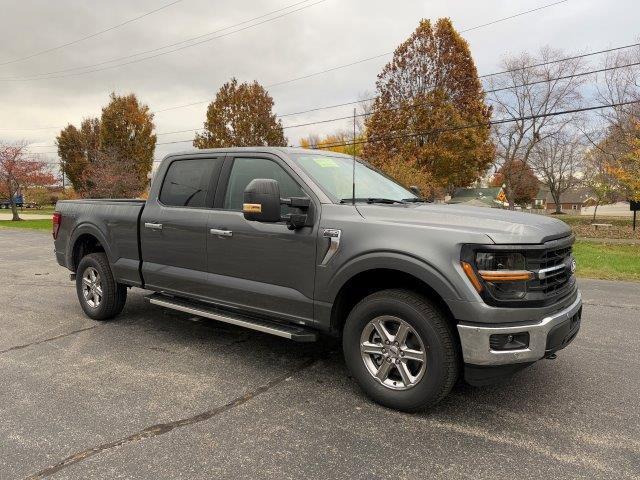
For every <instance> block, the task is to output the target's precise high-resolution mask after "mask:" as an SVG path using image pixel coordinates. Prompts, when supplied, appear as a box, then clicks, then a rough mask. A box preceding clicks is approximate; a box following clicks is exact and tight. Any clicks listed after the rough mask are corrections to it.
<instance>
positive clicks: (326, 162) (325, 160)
mask: <svg viewBox="0 0 640 480" xmlns="http://www.w3.org/2000/svg"><path fill="white" fill-rule="evenodd" d="M314 160H315V162H316V163H317V164H318V165H320V166H321V167H322V168H336V167H337V166H338V164H337V163H336V161H335V160H334V159H333V158H329V157H320V158H316V159H314Z"/></svg>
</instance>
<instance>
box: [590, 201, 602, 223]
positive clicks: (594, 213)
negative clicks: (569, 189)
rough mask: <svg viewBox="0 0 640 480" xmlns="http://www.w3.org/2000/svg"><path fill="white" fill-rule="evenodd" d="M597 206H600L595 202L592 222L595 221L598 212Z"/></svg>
mask: <svg viewBox="0 0 640 480" xmlns="http://www.w3.org/2000/svg"><path fill="white" fill-rule="evenodd" d="M598 205H600V202H596V204H595V205H594V208H593V218H592V219H591V221H592V222H595V221H596V213H597V212H598Z"/></svg>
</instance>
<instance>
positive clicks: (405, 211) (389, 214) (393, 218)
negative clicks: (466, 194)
mask: <svg viewBox="0 0 640 480" xmlns="http://www.w3.org/2000/svg"><path fill="white" fill-rule="evenodd" d="M357 208H358V211H359V212H360V214H361V215H362V216H363V217H364V218H366V219H367V220H370V221H377V222H385V223H387V222H388V223H397V224H403V225H415V226H417V227H427V228H429V227H430V228H437V229H439V230H452V231H455V232H456V233H464V232H468V233H472V234H479V233H480V234H484V235H487V236H488V237H489V238H490V239H491V240H492V241H493V242H494V243H497V244H521V243H543V242H546V241H549V240H553V239H556V238H562V237H566V236H568V235H570V234H571V228H570V227H569V226H568V225H567V224H566V223H564V222H563V221H561V220H557V219H555V218H549V217H546V216H544V215H537V214H535V213H521V212H512V211H509V210H500V209H495V208H482V207H467V206H464V205H444V204H424V203H419V204H408V205H397V204H395V205H382V204H375V205H373V204H372V205H358V206H357ZM457 238H460V237H459V236H458V237H457ZM462 241H464V239H462Z"/></svg>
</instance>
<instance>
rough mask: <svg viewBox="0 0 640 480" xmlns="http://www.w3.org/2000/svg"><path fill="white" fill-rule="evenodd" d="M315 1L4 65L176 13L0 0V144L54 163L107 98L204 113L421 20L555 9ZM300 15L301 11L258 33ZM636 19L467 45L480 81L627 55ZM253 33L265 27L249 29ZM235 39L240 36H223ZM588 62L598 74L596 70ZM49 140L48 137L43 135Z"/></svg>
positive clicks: (381, 49) (241, 0)
mask: <svg viewBox="0 0 640 480" xmlns="http://www.w3.org/2000/svg"><path fill="white" fill-rule="evenodd" d="M317 1H318V0H309V1H308V2H304V3H300V0H265V1H256V0H235V1H226V2H223V1H213V0H181V1H178V2H177V3H175V4H173V5H171V6H168V7H167V8H163V9H161V10H159V11H157V12H155V13H153V14H150V15H147V16H145V17H144V18H141V19H139V20H136V21H132V22H130V23H128V24H126V25H124V26H122V27H119V28H116V29H114V30H111V31H109V32H107V33H104V34H101V35H98V36H95V37H93V38H90V39H88V40H85V41H82V42H79V43H77V44H74V45H71V46H68V47H65V48H61V49H58V50H55V51H52V52H49V53H45V54H42V55H38V56H35V57H33V58H30V59H27V60H24V61H20V62H13V63H6V62H10V61H12V60H15V59H18V58H22V57H25V56H28V55H31V54H33V53H36V52H40V51H42V50H46V49H49V48H52V47H56V46H58V45H61V44H64V43H67V42H72V41H74V40H76V39H79V38H81V37H84V36H87V35H90V34H92V33H95V32H98V31H101V30H104V29H107V28H110V27H112V26H114V25H117V24H120V23H122V22H125V21H127V20H129V19H133V18H134V17H138V16H140V15H143V14H145V13H147V12H150V11H152V10H155V9H159V8H161V7H163V6H165V5H167V4H169V3H171V2H172V0H137V1H127V0H109V1H95V0H94V1H91V2H90V1H87V0H57V1H55V2H51V1H49V0H28V1H13V0H0V2H1V3H0V7H1V11H2V15H3V17H4V21H3V29H2V42H1V43H0V64H4V65H0V89H1V90H0V91H1V94H0V102H1V107H0V139H2V140H5V141H7V140H19V139H22V140H26V141H28V142H33V143H34V145H33V146H32V151H33V152H55V150H56V148H55V147H52V145H53V144H54V141H55V136H56V134H57V133H58V132H59V130H60V127H64V126H65V125H67V124H68V123H74V124H76V125H77V124H79V122H80V120H81V119H82V118H84V117H88V116H99V114H100V109H101V107H102V106H104V105H105V104H106V103H107V100H108V95H109V93H110V92H111V91H115V92H117V93H123V94H124V93H129V92H135V93H136V94H137V95H138V98H139V99H140V100H141V101H143V102H145V103H146V104H148V105H149V107H150V108H151V110H154V111H156V110H161V109H165V108H168V107H172V106H176V105H184V104H189V103H193V102H199V101H204V100H210V99H211V98H213V96H214V95H215V93H216V91H217V90H218V89H219V88H220V86H221V85H222V84H223V83H224V82H225V81H227V80H228V79H229V78H231V77H232V76H236V77H237V78H238V79H239V80H240V81H247V80H254V79H255V80H257V81H259V82H260V83H262V84H263V85H271V84H274V83H277V82H281V81H284V80H289V79H292V78H296V77H300V76H305V75H307V74H311V73H314V72H317V71H321V70H324V69H328V68H331V67H334V66H338V65H344V64H347V63H350V62H354V61H357V60H360V59H364V58H368V57H373V56H376V55H379V54H382V53H385V52H389V51H392V50H393V49H394V48H395V47H396V46H397V45H398V44H399V43H400V42H402V41H403V40H404V39H406V38H407V37H408V36H409V35H410V34H411V32H412V31H413V30H414V29H415V28H416V26H417V24H418V21H419V20H420V19H421V18H430V19H437V18H438V17H443V16H448V17H450V18H451V19H452V20H453V22H454V25H455V26H456V27H457V28H458V29H465V28H470V27H474V26H476V25H480V24H484V23H487V22H491V21H493V20H496V19H499V18H503V17H507V16H510V15H513V14H517V13H519V12H523V11H526V10H530V9H533V8H536V7H539V6H542V5H546V4H550V3H554V1H557V0H530V1H525V0H517V1H516V0H511V1H507V0H483V1H478V0H457V1H455V2H454V1H450V0H438V1H410V0H404V1H401V0H395V1H389V0H352V1H345V0H342V1H340V0H325V1H322V2H320V3H318V4H316V5H312V4H314V3H315V2H317ZM295 3H299V4H298V5H297V6H295V7H291V8H289V9H285V10H281V11H280V12H279V13H277V14H274V15H272V16H271V17H264V18H262V19H260V20H256V21H254V22H250V23H244V24H242V25H241V26H239V27H236V28H232V29H230V30H225V31H223V32H220V33H218V35H220V34H221V33H224V34H227V35H226V36H224V37H221V38H218V39H214V40H211V41H206V42H204V43H201V44H200V45H197V46H193V47H190V48H184V49H182V50H180V51H177V52H174V53H169V54H166V55H160V56H157V57H155V58H151V59H148V60H144V61H141V62H136V63H130V64H128V65H124V66H119V67H116V68H105V67H111V66H112V65H113V63H103V64H102V65H100V66H99V67H94V68H93V69H94V70H98V69H101V70H100V71H95V72H92V73H88V74H81V75H78V73H81V72H83V71H84V70H82V69H81V68H80V67H85V66H87V65H94V64H98V63H101V62H105V61H107V60H111V59H114V58H120V57H125V56H128V55H132V54H135V53H138V52H140V51H145V50H153V49H159V48H161V47H163V46H165V45H168V44H173V43H177V42H183V41H185V40H187V39H189V38H193V37H196V36H199V35H204V34H207V33H209V32H213V31H217V30H220V29H223V28H225V27H229V26H232V25H235V24H239V23H241V22H245V21H247V20H250V19H252V18H255V17H258V16H261V15H263V14H266V13H268V12H272V11H274V10H278V9H284V8H285V7H287V6H290V5H293V4H295ZM309 5H312V6H309ZM302 7H305V8H303V9H302V10H299V11H297V12H293V13H291V14H288V15H285V16H283V17H281V18H277V19H275V20H273V21H265V20H268V19H269V18H272V17H273V16H276V15H283V14H286V13H288V12H291V11H292V10H295V9H299V8H302ZM307 7H308V8H307ZM638 19H640V2H638V1H637V0H635V1H634V0H609V1H605V0H568V1H567V2H565V3H561V4H559V5H555V6H552V7H549V8H546V9H543V10H540V11H537V12H534V13H530V14H527V15H523V16H520V17H517V18H513V19H510V20H506V21H504V22H500V23H497V24H493V25H489V26H486V27H483V28H480V29H477V30H474V31H471V32H468V33H465V34H464V36H465V38H466V39H467V40H468V41H469V44H470V45H471V51H472V53H473V56H474V58H475V61H476V65H477V67H478V70H479V73H481V74H482V73H491V72H494V71H497V70H498V69H499V66H500V61H501V59H502V58H503V57H504V55H507V54H513V53H519V52H522V51H528V52H535V51H536V50H537V49H538V48H539V47H541V46H543V45H552V46H554V47H556V48H561V49H564V50H565V51H566V52H568V53H576V52H588V51H592V50H600V49H603V48H608V47H615V46H619V45H624V44H628V43H632V42H634V41H636V40H637V38H638ZM261 21H264V23H262V24H260V25H256V26H250V25H252V24H255V23H258V22H261ZM245 27H248V28H245ZM239 28H245V29H244V30H242V31H238V32H236V33H231V34H229V32H233V31H234V30H238V29H239ZM209 38H211V36H209V37H202V39H201V40H207V39H209ZM181 45H182V46H184V45H187V44H181ZM174 48H175V47H174ZM164 51H166V50H157V51H156V52H154V54H158V53H162V52H164ZM138 58H139V57H133V58H129V59H127V60H122V61H120V62H119V63H123V62H131V61H132V60H137V59H138ZM389 58H390V57H382V58H378V59H375V60H371V61H367V62H363V63H360V64H358V65H355V66H352V67H349V68H343V69H339V70H336V71H333V72H330V73H327V74H323V75H319V76H315V77H311V78H308V79H303V80H299V81H295V82H291V83H286V84H282V85H277V86H273V87H270V88H269V92H270V93H271V95H272V96H273V98H274V100H275V111H276V113H279V114H286V113H290V112H296V111H300V110H307V109H310V108H314V107H316V106H322V105H330V104H335V103H341V102H348V101H351V100H357V99H358V98H359V96H361V95H362V94H363V93H364V92H367V91H369V92H371V91H373V88H374V84H375V79H376V75H377V73H378V72H379V71H380V69H381V68H382V66H383V65H384V64H385V63H386V62H387V61H388V60H389ZM592 62H593V64H594V65H596V64H597V62H598V59H595V58H594V59H593V60H592ZM74 69H76V70H74ZM60 71H64V72H61V73H57V74H55V75H50V77H54V78H44V79H42V78H40V79H37V80H33V79H29V78H33V77H34V76H37V75H39V74H45V73H48V72H60ZM70 74H74V75H70ZM8 79H11V80H8ZM351 109H352V107H343V108H337V109H333V110H325V111H320V112H316V113H313V114H311V113H309V114H304V115H299V116H294V117H286V118H285V119H283V123H284V124H285V125H291V124H297V123H305V122H309V121H315V120H321V119H323V118H331V117H339V116H344V115H348V114H349V113H350V112H351ZM205 111H206V103H202V104H199V105H194V106H190V107H185V108H177V109H172V110H167V111H165V112H159V113H157V114H156V116H155V124H156V131H157V132H158V133H164V132H173V131H176V130H186V129H193V128H199V127H201V126H202V122H203V120H204V117H205ZM346 126H347V125H346V122H345V121H342V122H337V123H333V124H324V125H316V126H313V127H302V128H293V129H287V130H285V133H286V136H287V137H288V139H289V143H290V144H297V143H298V141H299V139H300V138H301V137H304V136H306V135H308V134H309V133H312V132H313V133H329V132H331V131H333V130H336V129H340V128H345V127H346ZM47 127H56V128H53V129H44V128H47ZM21 129H22V130H21ZM37 129H42V130H37ZM192 136H193V135H192V134H191V133H188V132H187V133H176V134H169V135H160V136H159V137H158V142H159V143H161V142H171V141H180V140H187V139H190V138H192ZM36 145H49V147H46V146H45V147H42V148H40V147H37V146H36ZM190 147H191V145H190V144H189V143H176V144H168V145H159V146H158V147H157V149H156V158H161V157H162V156H164V155H165V154H167V153H169V152H171V151H178V150H185V149H188V148H190ZM45 156H46V158H47V160H51V161H52V160H54V159H56V158H57V156H56V155H55V153H46V155H45Z"/></svg>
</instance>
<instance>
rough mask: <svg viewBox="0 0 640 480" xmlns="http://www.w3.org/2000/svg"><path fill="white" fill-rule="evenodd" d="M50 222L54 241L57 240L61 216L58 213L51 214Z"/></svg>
mask: <svg viewBox="0 0 640 480" xmlns="http://www.w3.org/2000/svg"><path fill="white" fill-rule="evenodd" d="M51 220H52V222H51V233H52V234H53V239H54V240H55V239H56V238H58V230H60V224H61V223H62V214H61V213H60V212H53V218H52V219H51Z"/></svg>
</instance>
